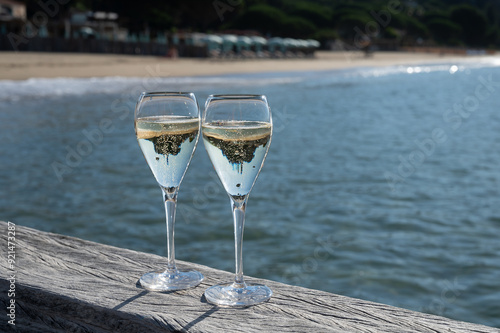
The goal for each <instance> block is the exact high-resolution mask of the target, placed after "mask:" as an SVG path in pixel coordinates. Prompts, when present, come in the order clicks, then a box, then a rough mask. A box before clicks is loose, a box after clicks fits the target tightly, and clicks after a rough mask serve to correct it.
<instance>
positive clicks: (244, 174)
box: [202, 121, 272, 196]
mask: <svg viewBox="0 0 500 333" xmlns="http://www.w3.org/2000/svg"><path fill="white" fill-rule="evenodd" d="M271 129H272V127H271V124H270V123H266V122H257V121H223V122H220V121H219V122H212V123H207V124H203V126H202V133H203V141H204V143H205V148H206V150H207V152H208V155H209V156H210V160H211V161H212V164H213V165H214V168H215V170H216V172H217V174H218V175H219V178H220V180H221V182H222V184H223V185H224V188H225V189H226V191H227V192H228V193H229V194H230V195H232V196H244V195H247V194H248V193H249V192H250V190H251V189H252V186H253V184H254V183H255V180H256V178H257V175H258V174H259V172H260V169H261V168H262V164H263V162H264V158H265V157H266V154H267V151H268V150H269V141H270V140H271Z"/></svg>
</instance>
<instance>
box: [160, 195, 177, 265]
mask: <svg viewBox="0 0 500 333" xmlns="http://www.w3.org/2000/svg"><path fill="white" fill-rule="evenodd" d="M162 190H163V194H164V198H165V214H166V217H167V221H166V222H167V256H168V257H167V271H166V273H168V274H176V273H177V268H176V267H175V245H174V226H175V210H176V206H177V190H175V191H172V190H171V189H168V190H165V189H162Z"/></svg>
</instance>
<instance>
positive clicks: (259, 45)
mask: <svg viewBox="0 0 500 333" xmlns="http://www.w3.org/2000/svg"><path fill="white" fill-rule="evenodd" d="M250 39H251V40H252V45H253V46H254V47H255V52H257V53H261V52H262V50H263V48H264V45H266V44H267V39H265V38H264V37H260V36H252V37H250Z"/></svg>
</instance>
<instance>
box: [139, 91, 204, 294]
mask: <svg viewBox="0 0 500 333" xmlns="http://www.w3.org/2000/svg"><path fill="white" fill-rule="evenodd" d="M199 132H200V111H199V108H198V103H197V102H196V97H195V96H194V94H193V93H173V92H145V93H142V94H141V96H140V97H139V100H138V102H137V106H136V108H135V133H136V136H137V141H139V146H140V147H141V150H142V153H143V155H144V158H145V159H146V162H147V163H148V165H149V167H150V169H151V171H152V172H153V175H154V176H155V178H156V181H157V182H158V184H159V185H160V188H161V191H162V194H163V198H164V201H165V212H166V220H167V221H166V222H167V255H168V258H167V268H166V269H165V270H160V271H157V272H149V273H146V274H144V275H143V276H142V277H141V279H140V283H141V285H142V286H143V287H144V288H145V289H148V290H153V291H169V290H179V289H187V288H191V287H195V286H197V285H198V284H199V283H200V282H201V281H202V280H203V275H202V274H201V273H200V272H197V271H187V272H181V271H179V270H177V267H176V265H175V247H174V224H175V210H176V205H177V194H178V192H179V185H180V183H181V181H182V178H183V177H184V174H185V173H186V170H187V168H188V166H189V163H190V162H191V158H192V157H193V154H194V150H195V148H196V144H197V143H198V137H199Z"/></svg>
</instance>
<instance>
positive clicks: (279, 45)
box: [267, 37, 284, 53]
mask: <svg viewBox="0 0 500 333" xmlns="http://www.w3.org/2000/svg"><path fill="white" fill-rule="evenodd" d="M267 45H268V50H269V52H271V53H275V52H276V51H281V50H282V49H283V48H284V45H283V38H280V37H273V38H270V39H269V40H268V41H267Z"/></svg>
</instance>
